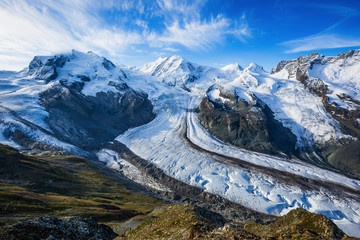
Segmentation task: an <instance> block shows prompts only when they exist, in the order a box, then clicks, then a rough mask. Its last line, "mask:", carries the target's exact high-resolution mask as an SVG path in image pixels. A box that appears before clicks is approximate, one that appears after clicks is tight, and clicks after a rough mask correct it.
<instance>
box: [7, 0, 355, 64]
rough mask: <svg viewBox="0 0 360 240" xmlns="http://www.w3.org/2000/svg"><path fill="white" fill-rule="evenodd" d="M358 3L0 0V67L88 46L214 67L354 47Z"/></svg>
mask: <svg viewBox="0 0 360 240" xmlns="http://www.w3.org/2000/svg"><path fill="white" fill-rule="evenodd" d="M359 22H360V3H359V2H357V1H351V0H344V1H339V0H327V1H325V0H312V1H310V0H304V1H286V0H255V1H245V0H239V1H236V0H228V1H226V2H223V1H221V0H208V1H201V0H195V1H192V2H191V3H190V2H185V3H184V1H180V0H158V1H151V0H139V1H134V0H123V1H105V0H102V1H95V0H90V1H81V0H59V1H56V2H55V1H48V0H46V1H40V0H17V1H11V0H3V1H1V2H0V69H4V70H21V69H23V68H24V67H26V65H27V64H28V63H29V62H30V61H31V59H32V57H33V56H35V55H55V54H58V53H61V52H67V51H70V50H71V49H77V50H79V51H83V52H87V51H89V50H91V51H93V52H95V53H97V54H99V55H101V56H104V57H106V58H109V59H111V60H112V61H113V62H114V63H117V64H124V65H127V66H142V65H143V64H145V63H147V62H151V61H154V59H157V58H158V57H165V56H172V55H180V56H183V57H184V58H185V59H188V60H189V61H191V62H194V63H199V64H202V65H207V66H211V67H216V68H221V67H223V66H225V65H228V64H232V63H235V62H237V63H239V64H240V65H241V66H242V67H246V66H248V65H249V64H250V63H252V62H253V63H256V64H258V65H261V66H263V67H264V69H265V70H266V71H270V70H271V68H273V67H274V66H276V64H277V63H278V62H279V61H281V60H290V59H295V58H297V57H299V56H304V55H308V54H310V53H313V52H318V53H319V54H323V55H326V56H335V55H338V54H340V53H342V52H347V51H349V50H350V49H358V48H359V47H360V26H359V24H358V23H359Z"/></svg>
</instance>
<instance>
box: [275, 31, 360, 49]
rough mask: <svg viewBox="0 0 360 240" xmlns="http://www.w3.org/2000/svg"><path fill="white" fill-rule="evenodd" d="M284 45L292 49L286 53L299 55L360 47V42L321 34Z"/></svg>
mask: <svg viewBox="0 0 360 240" xmlns="http://www.w3.org/2000/svg"><path fill="white" fill-rule="evenodd" d="M282 45H283V46H286V47H287V48H289V49H290V50H287V51H285V53H298V52H306V51H313V50H321V49H332V48H343V47H358V46H360V40H358V39H350V38H343V37H340V36H337V35H335V34H321V35H314V36H309V37H306V38H302V39H296V40H292V41H287V42H284V43H282Z"/></svg>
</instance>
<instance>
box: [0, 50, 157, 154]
mask: <svg viewBox="0 0 360 240" xmlns="http://www.w3.org/2000/svg"><path fill="white" fill-rule="evenodd" d="M17 81H18V82H26V84H23V85H20V84H19V85H17V82H13V83H14V85H15V86H14V88H13V89H12V90H11V91H6V92H5V91H4V92H3V93H2V94H1V95H0V101H1V102H2V103H6V104H2V105H1V106H0V109H1V114H2V115H3V117H2V118H1V129H2V135H5V137H7V138H9V137H10V138H11V139H13V140H14V141H15V142H17V143H22V145H23V147H25V148H30V145H31V146H32V147H31V148H34V147H33V144H30V143H26V142H25V141H22V140H21V139H18V138H17V137H18V136H19V134H14V133H15V131H19V132H21V133H22V135H21V138H23V137H24V136H26V137H27V138H29V139H30V140H32V141H35V142H41V143H44V144H46V145H50V146H55V147H57V148H59V149H64V150H67V151H69V152H74V151H75V149H76V148H75V147H71V146H70V145H69V144H71V145H73V146H77V147H79V148H81V149H85V150H88V149H91V148H94V147H95V148H96V146H97V145H98V144H100V143H102V142H106V141H109V140H112V139H114V138H115V137H116V136H117V135H118V134H120V133H122V132H124V131H125V130H126V129H128V128H129V127H133V126H138V125H141V124H144V123H147V122H149V121H151V120H152V119H153V118H154V114H153V112H152V110H153V108H152V104H151V102H150V101H149V100H148V96H147V95H146V94H145V93H143V92H140V91H134V90H133V89H131V88H129V87H128V86H127V84H126V81H128V77H127V75H126V74H125V72H124V71H123V70H122V69H120V68H119V67H116V66H115V65H114V64H113V63H112V62H110V61H109V60H107V59H106V58H102V57H99V56H97V55H96V54H93V53H81V52H77V51H75V50H73V51H72V52H71V53H68V54H59V55H55V56H52V57H34V59H33V60H32V61H31V63H30V64H29V67H28V69H27V71H26V70H24V71H23V73H22V75H20V76H19V79H18V80H17ZM16 85H17V86H16ZM24 103H25V104H24ZM14 112H16V115H14ZM35 129H36V130H37V134H36V135H35V134H34V131H35ZM77 153H78V154H81V150H77Z"/></svg>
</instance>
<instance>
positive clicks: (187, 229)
mask: <svg viewBox="0 0 360 240" xmlns="http://www.w3.org/2000/svg"><path fill="white" fill-rule="evenodd" d="M120 239H349V237H348V236H346V235H345V234H344V233H343V232H342V231H341V230H340V229H339V228H338V227H337V226H336V225H335V224H334V223H333V222H331V221H330V220H329V219H327V218H326V217H325V216H323V215H321V214H315V213H309V212H307V211H305V210H303V209H301V208H298V209H295V210H292V211H290V212H289V213H288V214H287V215H285V216H283V217H280V218H279V219H278V220H276V221H275V222H273V223H271V224H269V225H263V224H256V223H245V224H244V223H236V222H231V221H228V220H226V219H224V218H223V217H222V216H221V215H218V214H216V213H214V212H211V211H208V210H206V209H203V208H198V207H193V206H189V205H185V206H181V205H172V206H169V207H168V208H167V209H166V210H165V211H163V212H160V213H158V214H157V215H156V216H154V219H152V220H150V221H147V222H144V223H143V224H141V225H139V226H138V227H137V228H135V229H133V230H131V231H129V232H127V233H126V234H124V235H123V236H121V237H120Z"/></svg>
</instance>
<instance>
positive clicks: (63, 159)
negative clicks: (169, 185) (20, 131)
mask: <svg viewBox="0 0 360 240" xmlns="http://www.w3.org/2000/svg"><path fill="white" fill-rule="evenodd" d="M107 171H108V172H107ZM161 205H164V203H163V202H161V201H159V200H157V199H155V198H152V197H149V196H146V195H143V194H139V193H134V192H132V191H130V190H129V189H128V188H127V187H126V184H124V183H122V182H120V181H119V180H118V179H117V178H114V177H113V172H111V170H107V169H105V168H101V169H100V168H99V166H97V165H95V164H94V163H91V162H90V161H88V160H86V159H84V158H82V157H78V156H61V155H56V156H50V155H49V156H25V155H22V154H20V153H19V152H18V151H16V150H15V149H12V148H11V147H8V146H4V145H1V144H0V214H1V216H2V219H3V220H2V221H5V222H12V220H14V219H21V218H30V217H38V216H41V215H56V216H60V217H61V216H63V217H68V216H82V217H90V216H92V217H95V218H97V219H99V220H100V221H102V222H105V223H108V222H112V223H113V224H115V225H116V224H120V223H121V222H123V221H125V220H128V219H130V218H132V217H134V216H145V215H146V214H148V213H150V212H152V211H153V210H154V209H155V208H157V207H158V206H161Z"/></svg>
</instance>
